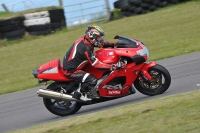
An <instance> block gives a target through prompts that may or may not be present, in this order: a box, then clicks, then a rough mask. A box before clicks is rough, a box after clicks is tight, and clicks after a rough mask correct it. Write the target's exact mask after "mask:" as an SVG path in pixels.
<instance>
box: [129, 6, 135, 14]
mask: <svg viewBox="0 0 200 133" xmlns="http://www.w3.org/2000/svg"><path fill="white" fill-rule="evenodd" d="M136 8H137V7H136V6H131V7H130V8H129V9H128V10H129V12H131V13H134V12H135V9H136Z"/></svg>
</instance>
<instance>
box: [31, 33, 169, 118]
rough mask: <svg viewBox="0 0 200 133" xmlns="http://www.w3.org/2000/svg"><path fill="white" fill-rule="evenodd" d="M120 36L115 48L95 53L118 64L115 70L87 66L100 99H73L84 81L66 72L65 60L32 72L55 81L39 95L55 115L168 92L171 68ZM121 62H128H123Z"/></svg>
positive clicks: (142, 46) (93, 91)
mask: <svg viewBox="0 0 200 133" xmlns="http://www.w3.org/2000/svg"><path fill="white" fill-rule="evenodd" d="M115 39H118V41H117V45H116V46H115V47H114V48H102V49H100V50H97V51H96V52H95V56H96V58H98V59H99V60H100V61H102V62H104V63H108V64H117V65H115V67H116V69H115V70H112V71H111V70H109V71H108V70H98V69H95V68H94V67H92V66H91V65H90V64H88V65H87V67H86V68H85V69H84V71H85V72H88V73H91V74H93V75H94V76H96V77H97V79H98V82H97V85H96V86H95V87H94V89H92V90H91V91H90V92H89V94H90V95H91V96H98V97H100V98H98V99H92V100H91V101H82V100H79V99H75V98H73V94H74V92H75V91H76V90H77V89H80V86H81V85H80V83H77V82H76V81H73V80H71V79H68V78H66V77H65V76H64V75H63V69H62V67H63V66H62V63H61V62H60V60H59V59H54V60H52V61H50V62H47V63H45V64H43V65H42V66H40V67H39V68H36V69H33V71H32V74H33V75H34V76H35V78H38V81H39V83H42V82H44V84H45V85H46V84H47V81H54V82H53V83H51V84H50V85H49V86H48V87H47V88H46V89H39V91H37V94H38V96H40V97H43V102H44V105H45V107H46V108H47V109H48V110H49V111H50V112H51V113H53V114H55V115H59V116H66V115H70V114H74V113H76V112H77V111H78V110H79V109H80V108H81V107H82V106H84V105H88V104H95V103H99V102H105V101H108V100H113V99H116V98H120V97H124V96H127V95H131V94H134V93H135V92H136V91H135V89H137V90H138V91H139V92H140V93H142V94H145V95H149V96H154V95H158V94H162V93H164V92H165V91H166V90H167V89H168V88H169V86H170V83H171V76H170V73H169V72H168V70H167V69H166V68H165V67H163V66H161V65H159V64H156V62H146V61H147V59H148V58H149V52H148V49H147V48H146V47H145V45H144V44H143V43H142V42H140V41H138V40H135V39H128V38H126V37H122V36H115ZM121 62H123V64H125V65H121Z"/></svg>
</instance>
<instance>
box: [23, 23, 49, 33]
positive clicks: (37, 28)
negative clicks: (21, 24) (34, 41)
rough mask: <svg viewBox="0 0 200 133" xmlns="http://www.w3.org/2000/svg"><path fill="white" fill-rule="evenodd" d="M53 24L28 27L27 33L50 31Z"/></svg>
mask: <svg viewBox="0 0 200 133" xmlns="http://www.w3.org/2000/svg"><path fill="white" fill-rule="evenodd" d="M50 29H51V24H44V25H32V26H28V27H26V31H28V32H35V31H44V30H50Z"/></svg>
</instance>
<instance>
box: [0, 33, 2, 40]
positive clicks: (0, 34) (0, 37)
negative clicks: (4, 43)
mask: <svg viewBox="0 0 200 133" xmlns="http://www.w3.org/2000/svg"><path fill="white" fill-rule="evenodd" d="M2 39H3V35H2V33H1V32H0V40H2Z"/></svg>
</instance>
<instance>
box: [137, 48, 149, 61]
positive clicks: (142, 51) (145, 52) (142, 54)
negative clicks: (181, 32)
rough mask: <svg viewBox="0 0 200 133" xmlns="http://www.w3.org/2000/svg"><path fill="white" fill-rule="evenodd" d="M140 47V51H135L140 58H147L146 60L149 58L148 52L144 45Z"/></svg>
mask: <svg viewBox="0 0 200 133" xmlns="http://www.w3.org/2000/svg"><path fill="white" fill-rule="evenodd" d="M141 46H142V49H140V50H137V54H138V55H141V56H147V58H149V51H148V49H147V48H146V47H145V46H144V45H141Z"/></svg>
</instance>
